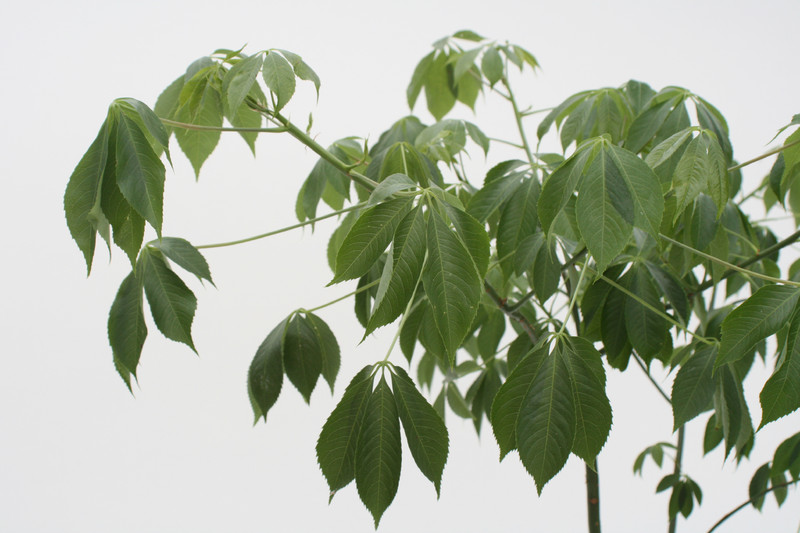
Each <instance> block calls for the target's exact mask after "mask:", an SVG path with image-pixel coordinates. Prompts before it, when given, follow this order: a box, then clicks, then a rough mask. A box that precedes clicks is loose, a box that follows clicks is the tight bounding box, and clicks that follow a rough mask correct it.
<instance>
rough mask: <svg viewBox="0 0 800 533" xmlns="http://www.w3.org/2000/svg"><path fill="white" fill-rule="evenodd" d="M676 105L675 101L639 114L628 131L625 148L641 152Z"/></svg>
mask: <svg viewBox="0 0 800 533" xmlns="http://www.w3.org/2000/svg"><path fill="white" fill-rule="evenodd" d="M675 104H676V101H675V100H671V101H667V102H662V103H660V104H658V105H655V106H652V107H650V108H648V109H647V110H645V111H644V112H642V113H641V114H639V115H638V116H637V117H636V118H635V119H634V121H633V123H632V124H631V127H630V129H629V130H628V136H627V138H626V139H625V148H627V149H628V150H630V151H631V152H634V153H636V152H640V151H641V150H642V148H644V147H645V145H646V144H647V143H648V142H650V139H652V138H653V137H654V136H655V134H656V133H657V132H658V130H659V129H660V128H661V126H662V125H663V124H664V121H665V120H666V119H667V115H669V112H670V111H672V109H673V107H674V105H675ZM653 166H655V165H653Z"/></svg>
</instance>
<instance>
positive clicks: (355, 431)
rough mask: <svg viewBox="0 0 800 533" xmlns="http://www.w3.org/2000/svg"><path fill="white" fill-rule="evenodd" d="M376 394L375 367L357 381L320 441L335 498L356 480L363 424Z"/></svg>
mask: <svg viewBox="0 0 800 533" xmlns="http://www.w3.org/2000/svg"><path fill="white" fill-rule="evenodd" d="M371 393H372V366H365V367H364V368H362V369H361V371H360V372H359V373H358V374H356V375H355V377H353V379H352V380H351V381H350V384H349V385H348V386H347V388H346V389H345V391H344V395H343V396H342V399H341V400H339V403H338V404H337V405H336V407H335V408H334V409H333V412H331V414H330V416H328V419H327V420H326V421H325V424H324V425H323V426H322V431H321V432H320V434H319V439H318V440H317V462H318V463H319V466H320V468H321V469H322V474H323V475H324V476H325V479H326V480H327V481H328V487H330V490H331V498H333V495H334V494H335V493H336V491H337V490H339V489H341V488H343V487H345V486H346V485H347V484H348V483H350V482H351V481H353V479H355V457H356V444H357V442H358V435H359V433H361V421H362V419H363V417H364V412H365V411H366V408H367V403H368V401H369V398H370V395H371Z"/></svg>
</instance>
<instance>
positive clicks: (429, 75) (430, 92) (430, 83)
mask: <svg viewBox="0 0 800 533" xmlns="http://www.w3.org/2000/svg"><path fill="white" fill-rule="evenodd" d="M449 59H450V58H449V57H448V56H447V55H445V54H438V55H437V56H436V57H435V58H433V60H432V61H431V62H430V64H429V66H428V68H427V72H426V73H425V100H426V101H427V103H428V111H430V113H431V115H433V117H434V118H435V119H436V120H441V119H442V117H444V116H445V115H446V114H447V113H448V112H449V111H450V110H451V109H453V106H454V105H455V103H456V95H455V93H454V92H453V85H452V84H453V72H452V67H451V65H450V62H449ZM410 100H411V99H410V98H409V103H410ZM409 107H413V105H410V106H409Z"/></svg>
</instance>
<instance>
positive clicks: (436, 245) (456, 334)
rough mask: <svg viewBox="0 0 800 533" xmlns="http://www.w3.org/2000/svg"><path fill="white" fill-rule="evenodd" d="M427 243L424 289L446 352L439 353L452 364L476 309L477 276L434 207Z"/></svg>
mask: <svg viewBox="0 0 800 533" xmlns="http://www.w3.org/2000/svg"><path fill="white" fill-rule="evenodd" d="M427 247H428V260H427V261H426V266H425V270H424V272H423V282H424V284H425V293H426V294H427V296H428V300H429V302H430V306H431V310H432V314H433V319H434V321H435V323H436V328H437V329H438V331H439V333H440V334H441V337H442V340H443V341H444V348H445V350H446V354H441V355H443V356H445V355H446V357H447V358H448V359H449V360H450V363H451V364H452V362H453V361H454V360H455V352H456V350H457V349H458V347H459V346H461V342H462V341H463V340H464V337H465V336H466V335H467V333H468V332H469V329H470V326H471V325H472V319H473V318H474V317H475V314H476V313H477V310H478V301H479V300H480V297H481V280H480V279H479V278H478V273H477V270H476V269H475V268H474V267H473V266H472V259H471V256H470V254H469V252H468V251H467V249H466V248H465V247H464V245H463V244H462V243H461V241H460V240H459V238H458V237H457V236H456V235H455V234H454V233H453V232H452V231H451V230H450V228H448V227H447V224H445V222H444V220H442V217H441V216H440V215H439V214H438V213H437V212H436V211H435V210H432V212H430V214H429V217H428V226H427Z"/></svg>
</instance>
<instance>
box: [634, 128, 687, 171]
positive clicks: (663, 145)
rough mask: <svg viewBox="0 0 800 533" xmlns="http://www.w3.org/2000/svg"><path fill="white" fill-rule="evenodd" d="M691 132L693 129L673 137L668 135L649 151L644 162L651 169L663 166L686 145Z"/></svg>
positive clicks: (682, 131)
mask: <svg viewBox="0 0 800 533" xmlns="http://www.w3.org/2000/svg"><path fill="white" fill-rule="evenodd" d="M693 131H694V129H693V128H686V129H683V130H681V131H679V132H678V133H675V134H674V135H670V136H669V137H667V138H666V139H665V140H663V141H661V142H660V143H658V144H657V145H656V147H655V148H653V149H652V150H650V153H649V154H647V157H645V159H644V162H645V163H647V164H648V165H649V166H650V168H653V169H655V168H656V167H658V166H660V165H662V164H664V163H665V162H667V161H668V160H669V159H670V158H671V157H672V156H673V155H675V154H676V153H678V152H679V151H680V149H681V148H684V147H685V146H686V143H687V142H688V141H689V139H691V138H692V132H693Z"/></svg>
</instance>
